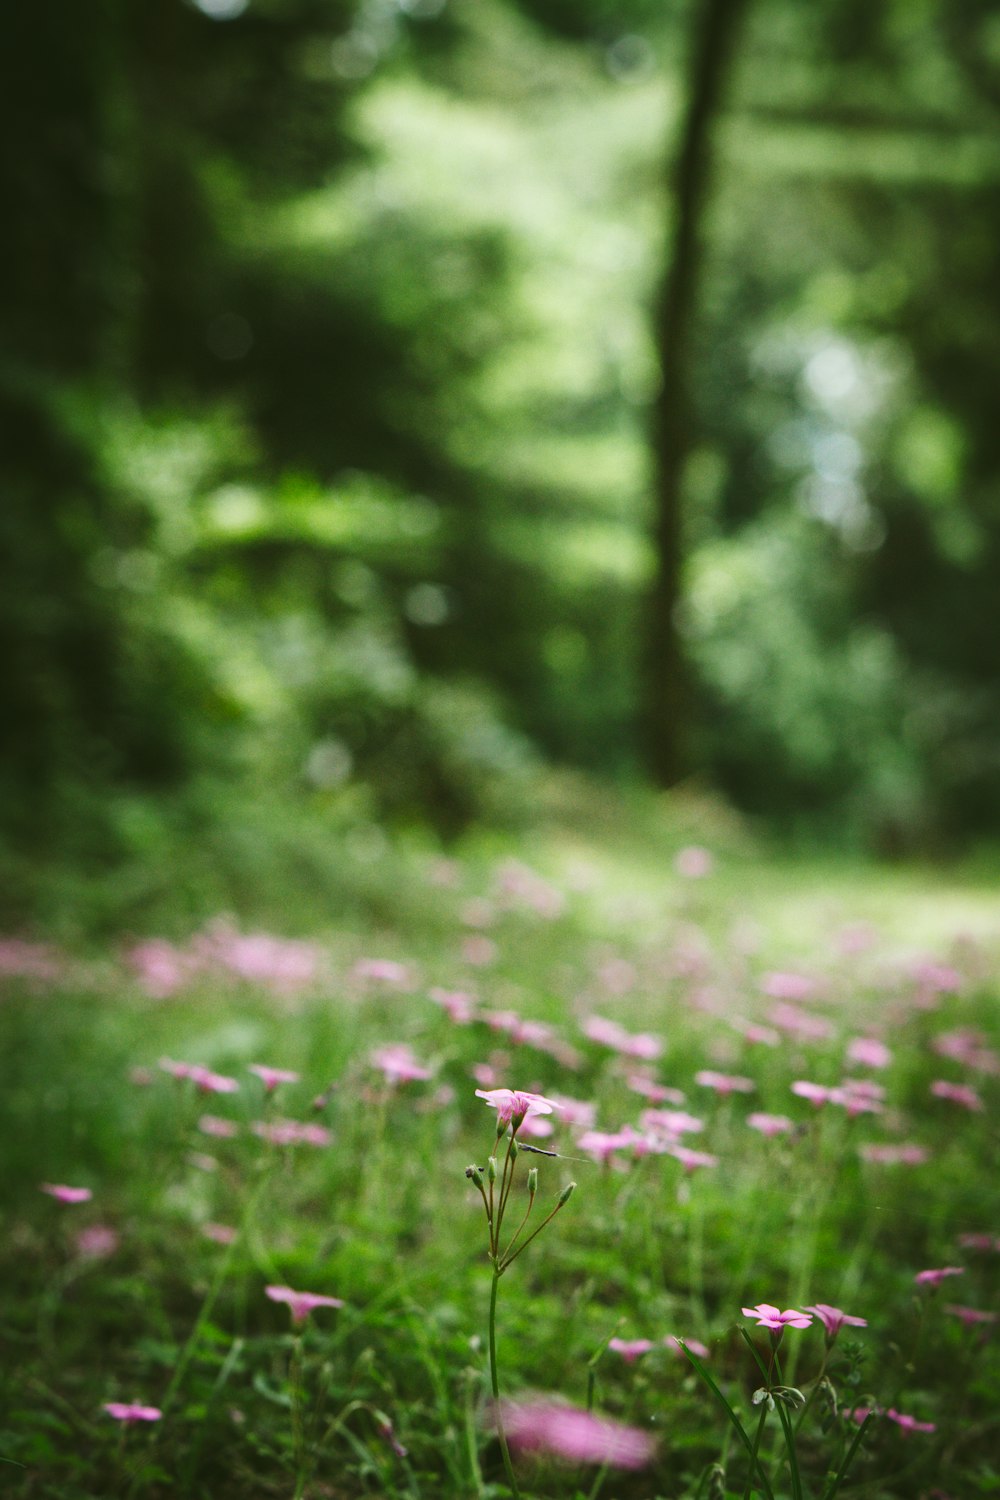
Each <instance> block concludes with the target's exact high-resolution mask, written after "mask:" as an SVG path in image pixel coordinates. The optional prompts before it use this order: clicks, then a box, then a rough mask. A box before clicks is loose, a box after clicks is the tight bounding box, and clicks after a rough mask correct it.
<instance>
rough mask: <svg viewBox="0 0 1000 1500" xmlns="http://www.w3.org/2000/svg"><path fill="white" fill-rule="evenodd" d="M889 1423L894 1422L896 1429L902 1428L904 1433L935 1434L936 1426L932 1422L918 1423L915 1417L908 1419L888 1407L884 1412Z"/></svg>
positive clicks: (891, 1407)
mask: <svg viewBox="0 0 1000 1500" xmlns="http://www.w3.org/2000/svg"><path fill="white" fill-rule="evenodd" d="M886 1416H887V1417H888V1418H889V1421H890V1422H895V1423H896V1426H897V1427H902V1429H903V1431H904V1432H936V1431H937V1425H936V1423H934V1422H918V1421H917V1419H916V1417H908V1416H906V1415H905V1413H904V1412H901V1411H896V1409H895V1407H893V1406H890V1407H889V1409H888V1410H887V1411H886Z"/></svg>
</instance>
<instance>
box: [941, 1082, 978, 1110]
mask: <svg viewBox="0 0 1000 1500" xmlns="http://www.w3.org/2000/svg"><path fill="white" fill-rule="evenodd" d="M931 1093H932V1094H933V1095H934V1097H935V1099H950V1100H951V1102H952V1104H960V1105H961V1106H962V1108H963V1109H968V1110H972V1111H979V1110H981V1109H982V1107H983V1101H982V1099H981V1098H980V1097H979V1095H978V1094H977V1093H976V1091H975V1089H974V1088H972V1087H971V1086H970V1085H969V1084H967V1083H948V1082H947V1080H946V1079H944V1078H938V1079H936V1080H935V1082H934V1083H932V1084H931Z"/></svg>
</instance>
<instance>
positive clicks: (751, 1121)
mask: <svg viewBox="0 0 1000 1500" xmlns="http://www.w3.org/2000/svg"><path fill="white" fill-rule="evenodd" d="M747 1124H748V1125H749V1126H750V1129H751V1130H759V1131H760V1133H761V1135H764V1136H767V1138H768V1140H771V1139H772V1138H773V1137H774V1136H776V1135H787V1134H788V1132H789V1131H790V1130H794V1129H795V1122H794V1121H793V1120H790V1119H789V1118H788V1116H787V1115H767V1114H762V1113H759V1112H758V1113H755V1114H752V1115H747Z"/></svg>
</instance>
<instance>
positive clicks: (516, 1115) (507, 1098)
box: [476, 1089, 559, 1135]
mask: <svg viewBox="0 0 1000 1500" xmlns="http://www.w3.org/2000/svg"><path fill="white" fill-rule="evenodd" d="M476 1098H477V1099H484V1100H485V1101H486V1103H487V1104H488V1105H489V1106H490V1108H491V1109H495V1110H496V1112H497V1134H498V1135H500V1134H502V1133H503V1131H505V1130H506V1129H507V1126H508V1125H513V1127H514V1130H515V1131H516V1130H517V1129H518V1127H519V1125H520V1124H521V1121H522V1120H523V1119H524V1118H525V1116H526V1115H550V1114H551V1113H552V1111H553V1110H554V1109H558V1108H559V1105H558V1104H557V1103H556V1101H555V1100H554V1099H546V1098H545V1096H544V1094H529V1093H526V1092H525V1091H524V1090H523V1089H476Z"/></svg>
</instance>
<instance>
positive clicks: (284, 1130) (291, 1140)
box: [250, 1120, 333, 1146]
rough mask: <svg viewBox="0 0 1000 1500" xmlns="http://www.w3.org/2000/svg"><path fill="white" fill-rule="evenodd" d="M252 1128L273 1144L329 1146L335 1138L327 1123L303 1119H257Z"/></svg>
mask: <svg viewBox="0 0 1000 1500" xmlns="http://www.w3.org/2000/svg"><path fill="white" fill-rule="evenodd" d="M250 1129H251V1130H252V1131H253V1133H254V1135H257V1136H260V1138H261V1140H262V1141H268V1142H269V1143H270V1144H271V1145H272V1146H329V1145H330V1143H331V1141H332V1140H333V1134H332V1132H331V1131H329V1130H327V1128H326V1126H325V1125H306V1124H303V1122H302V1121H301V1120H255V1121H254V1122H253V1124H252V1125H251V1126H250Z"/></svg>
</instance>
